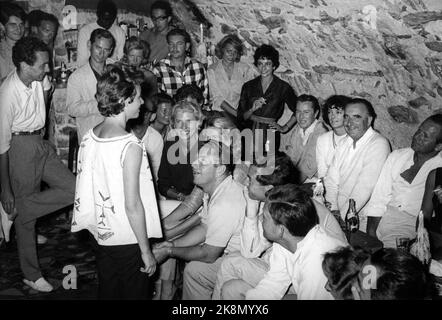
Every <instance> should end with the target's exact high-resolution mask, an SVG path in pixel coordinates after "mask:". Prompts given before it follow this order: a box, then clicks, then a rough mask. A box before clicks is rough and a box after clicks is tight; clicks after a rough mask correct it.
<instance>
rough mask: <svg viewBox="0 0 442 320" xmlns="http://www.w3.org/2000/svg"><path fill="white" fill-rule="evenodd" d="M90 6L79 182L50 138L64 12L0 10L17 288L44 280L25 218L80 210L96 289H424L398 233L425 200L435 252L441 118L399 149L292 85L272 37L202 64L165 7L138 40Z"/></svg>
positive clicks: (158, 295) (73, 90)
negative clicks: (352, 219) (93, 17)
mask: <svg viewBox="0 0 442 320" xmlns="http://www.w3.org/2000/svg"><path fill="white" fill-rule="evenodd" d="M96 13H97V21H96V22H93V23H90V24H87V25H85V26H83V27H82V28H80V30H79V37H78V64H79V65H78V68H77V69H76V70H75V71H74V72H73V73H72V74H71V75H70V77H69V79H68V82H67V89H66V92H67V96H66V110H67V112H68V115H69V116H71V117H72V118H74V119H75V122H76V128H77V135H78V141H79V151H78V159H77V166H76V172H75V174H76V176H74V174H73V173H72V172H70V171H69V170H68V169H67V167H66V166H65V165H64V164H63V163H62V162H61V161H60V160H59V158H58V157H57V155H56V151H55V149H54V147H53V145H51V144H50V143H49V142H48V141H47V140H45V139H44V128H45V124H46V118H47V117H46V114H47V106H48V105H49V103H50V99H51V93H52V91H53V90H52V89H53V86H52V84H51V80H50V77H49V74H50V73H51V71H52V69H53V67H54V63H53V61H54V53H53V48H54V38H55V36H56V34H57V30H58V20H57V19H56V18H55V17H54V16H53V15H51V14H49V13H45V12H43V11H38V12H36V11H34V12H31V13H28V14H26V13H25V11H24V10H23V9H22V8H21V7H20V6H18V5H17V4H13V3H5V4H2V5H1V11H0V22H1V25H2V26H3V27H4V38H3V39H1V42H0V83H1V86H0V102H1V103H0V186H1V198H0V200H1V206H0V211H1V225H2V230H3V234H4V238H5V240H9V232H10V229H11V227H12V226H15V233H16V238H17V248H18V256H19V261H20V268H21V270H22V273H23V275H24V279H23V281H24V283H25V284H27V285H28V286H30V287H32V288H33V289H35V290H38V291H42V292H51V291H52V290H53V286H52V285H51V284H50V283H49V282H48V281H47V280H46V279H45V278H44V276H43V274H42V270H41V269H40V267H39V263H38V256H37V246H36V244H37V242H39V243H42V242H44V240H45V239H44V237H42V236H40V235H38V234H37V232H36V222H37V219H38V218H40V217H42V216H45V215H48V214H50V213H52V212H54V211H56V210H59V209H62V208H66V207H67V208H69V206H71V205H73V209H72V210H73V212H72V217H71V221H70V223H71V231H72V232H78V231H81V230H88V231H89V232H90V234H91V235H92V237H91V239H90V240H91V250H94V252H95V255H96V265H97V277H98V284H99V287H98V297H99V298H101V299H158V300H159V299H161V300H171V299H183V300H194V299H200V300H206V299H214V300H220V299H223V300H230V299H249V300H252V299H260V300H266V299H268V300H274V299H299V300H305V299H309V300H313V299H314V300H319V299H320V300H331V299H354V300H366V299H431V298H433V297H435V295H436V294H437V292H436V287H435V283H434V277H433V276H432V275H431V274H430V273H429V265H428V261H421V260H420V259H418V257H415V256H414V255H412V254H410V252H409V251H408V250H406V249H405V250H404V249H398V248H397V243H398V240H399V239H402V238H406V239H409V240H410V241H412V240H413V239H415V238H416V236H417V231H416V230H417V226H416V225H417V221H418V216H419V214H420V212H422V214H423V217H424V224H425V228H426V230H428V233H429V235H430V237H429V238H430V244H431V246H430V249H431V254H432V260H431V263H434V264H438V263H440V262H438V261H442V241H441V238H442V212H441V204H442V189H441V186H442V156H441V154H440V152H441V151H442V114H435V115H432V116H430V117H428V118H427V119H425V120H424V121H423V122H422V123H421V124H420V125H419V128H418V129H417V131H416V132H415V134H414V135H413V137H412V142H411V146H410V147H407V148H401V149H398V150H394V151H392V150H391V146H390V143H389V141H388V139H387V138H386V137H384V136H383V135H382V132H379V131H378V130H376V129H375V128H374V125H375V123H376V122H375V118H376V112H375V108H374V107H373V105H372V104H371V103H370V102H369V101H367V100H365V99H362V98H358V97H349V96H345V95H333V96H331V97H328V98H327V99H326V100H325V102H324V103H320V99H318V97H315V96H314V95H311V94H305V93H297V92H295V90H294V89H293V87H292V86H291V85H290V84H289V83H288V82H286V81H284V80H282V79H280V78H279V77H278V76H276V75H275V71H276V70H277V69H278V67H279V52H278V50H277V49H276V48H274V47H273V46H271V45H268V44H262V45H260V46H259V47H257V48H256V50H255V52H254V56H253V59H254V64H253V65H249V64H247V63H245V62H242V61H241V56H242V55H243V54H244V53H245V47H244V45H243V43H242V41H241V39H240V38H239V37H238V36H237V35H234V34H230V35H226V36H225V37H223V38H222V39H221V40H220V41H219V42H218V44H217V46H216V52H215V54H216V59H215V61H214V63H213V64H211V65H209V66H208V65H207V64H204V63H202V62H200V61H198V60H196V59H195V58H192V57H191V56H190V52H191V51H190V47H191V37H190V35H189V33H188V32H187V31H186V30H184V29H181V28H177V27H175V26H173V25H172V20H173V19H172V14H173V12H172V9H171V7H170V4H169V3H168V2H165V1H161V0H160V1H156V2H154V3H153V4H152V6H151V11H150V17H151V19H152V22H153V24H154V28H153V29H151V30H145V31H143V32H142V33H140V35H139V37H128V38H127V37H126V34H125V33H124V31H123V30H122V29H121V28H120V27H119V26H118V25H117V24H116V18H117V7H116V6H115V4H114V3H113V2H112V1H110V0H100V1H99V3H98V6H97V12H96ZM317 95H318V96H320V95H321V93H320V92H318V93H317ZM42 182H44V183H45V187H44V188H42ZM350 211H351V212H353V214H355V215H356V216H357V217H358V224H357V226H356V230H353V231H355V232H353V233H350V232H349V228H348V224H347V218H348V212H350ZM357 237H359V238H362V239H370V240H369V241H368V240H367V241H356V240H355V239H356V238H357Z"/></svg>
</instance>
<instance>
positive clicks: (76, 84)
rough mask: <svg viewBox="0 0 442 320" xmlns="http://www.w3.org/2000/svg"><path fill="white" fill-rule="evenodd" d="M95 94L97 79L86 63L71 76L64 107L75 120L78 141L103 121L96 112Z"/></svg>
mask: <svg viewBox="0 0 442 320" xmlns="http://www.w3.org/2000/svg"><path fill="white" fill-rule="evenodd" d="M96 92H97V78H96V76H95V74H94V71H93V70H92V68H91V65H90V63H89V62H88V63H86V64H85V65H83V66H81V67H80V68H78V69H77V70H75V72H74V73H72V74H71V76H70V77H69V79H68V85H67V90H66V107H67V110H68V114H69V115H70V116H71V117H74V118H75V121H76V124H77V133H78V141H81V139H83V136H84V135H85V134H86V132H88V131H89V130H90V129H93V128H94V127H95V126H96V125H97V124H99V123H100V122H101V121H103V119H104V117H103V116H102V115H101V114H100V112H99V111H98V102H97V99H95V93H96Z"/></svg>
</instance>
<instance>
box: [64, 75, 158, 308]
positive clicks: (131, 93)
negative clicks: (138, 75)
mask: <svg viewBox="0 0 442 320" xmlns="http://www.w3.org/2000/svg"><path fill="white" fill-rule="evenodd" d="M96 99H97V101H98V109H99V111H100V113H101V114H102V115H103V116H104V117H105V119H104V121H103V122H102V123H100V124H99V125H97V126H96V127H95V128H93V129H91V130H90V131H89V132H88V133H87V134H86V135H85V137H84V138H83V140H82V142H81V145H80V150H79V156H78V166H77V168H78V175H77V185H76V194H75V208H74V215H73V221H72V231H73V232H75V231H79V230H82V229H88V230H89V231H90V232H91V233H92V234H93V235H94V237H95V240H96V259H97V271H98V282H99V288H98V295H99V298H101V299H146V298H148V294H149V292H148V286H149V276H151V275H153V274H154V272H155V269H156V260H155V258H154V256H153V254H152V252H151V248H150V244H149V238H160V237H162V232H161V225H160V219H159V214H158V209H157V204H156V198H155V190H154V186H153V182H152V175H151V173H150V169H149V164H148V160H147V155H146V150H145V147H144V145H143V143H142V142H141V141H140V140H139V139H137V138H136V137H135V136H134V135H133V134H132V133H129V132H127V131H126V130H125V127H126V122H127V120H129V119H133V118H136V117H137V116H138V113H139V109H140V105H141V103H142V102H143V100H142V98H141V97H140V87H139V86H138V85H135V84H134V83H133V82H129V81H128V80H126V79H125V77H124V73H123V72H122V71H121V69H119V68H118V67H111V68H110V69H108V72H107V73H106V74H104V76H103V78H102V79H101V80H100V81H99V82H98V84H97V94H96ZM141 195H142V196H141Z"/></svg>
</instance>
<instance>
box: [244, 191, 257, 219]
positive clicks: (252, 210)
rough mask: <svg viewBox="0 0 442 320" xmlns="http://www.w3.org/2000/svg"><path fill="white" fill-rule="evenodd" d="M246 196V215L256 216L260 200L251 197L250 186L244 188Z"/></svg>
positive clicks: (249, 216)
mask: <svg viewBox="0 0 442 320" xmlns="http://www.w3.org/2000/svg"><path fill="white" fill-rule="evenodd" d="M243 194H244V198H245V199H246V217H248V218H254V217H256V216H257V214H258V210H259V201H257V200H253V199H251V198H250V197H249V188H248V187H244V188H243Z"/></svg>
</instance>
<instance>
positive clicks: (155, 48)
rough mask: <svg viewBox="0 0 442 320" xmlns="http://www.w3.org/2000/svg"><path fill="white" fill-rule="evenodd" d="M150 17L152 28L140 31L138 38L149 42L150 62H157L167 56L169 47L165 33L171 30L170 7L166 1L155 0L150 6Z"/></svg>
mask: <svg viewBox="0 0 442 320" xmlns="http://www.w3.org/2000/svg"><path fill="white" fill-rule="evenodd" d="M150 17H151V19H152V22H153V24H154V28H153V29H150V30H145V31H143V32H141V33H140V39H141V40H144V41H146V42H148V43H149V44H150V50H151V51H150V56H149V61H150V62H153V63H155V62H158V61H160V60H161V59H164V58H166V57H167V54H168V53H169V47H168V45H167V37H166V35H167V33H168V32H169V31H170V30H172V28H173V27H172V26H171V25H170V21H171V20H172V8H171V7H170V4H169V3H168V2H166V1H161V0H160V1H155V2H154V3H153V4H152V6H151V7H150Z"/></svg>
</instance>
